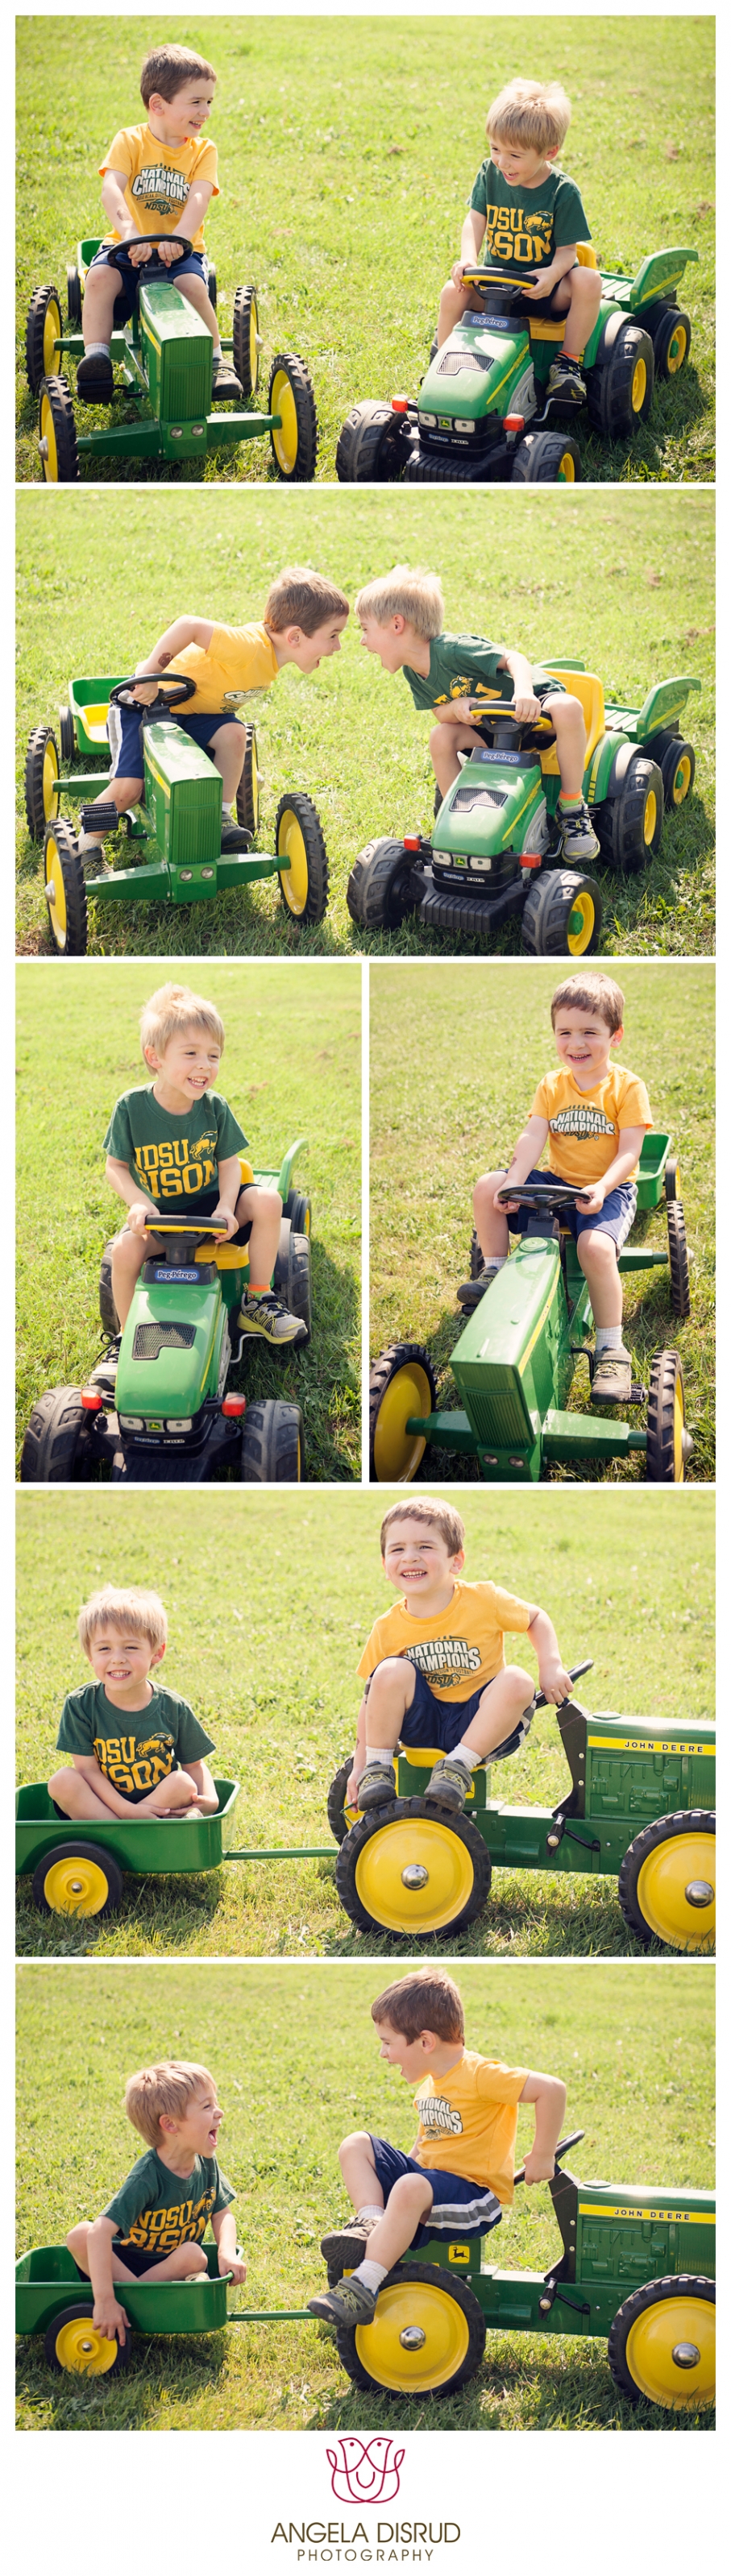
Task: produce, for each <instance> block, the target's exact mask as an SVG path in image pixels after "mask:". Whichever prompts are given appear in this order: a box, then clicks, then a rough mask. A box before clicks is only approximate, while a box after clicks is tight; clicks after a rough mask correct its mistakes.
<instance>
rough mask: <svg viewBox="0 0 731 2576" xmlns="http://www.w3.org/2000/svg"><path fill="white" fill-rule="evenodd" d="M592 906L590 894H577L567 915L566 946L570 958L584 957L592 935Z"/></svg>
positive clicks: (593, 915) (593, 916)
mask: <svg viewBox="0 0 731 2576" xmlns="http://www.w3.org/2000/svg"><path fill="white" fill-rule="evenodd" d="M594 918H595V914H594V905H593V903H592V899H591V895H590V894H586V893H584V894H577V897H576V902H575V904H574V908H573V912H571V913H570V914H569V919H568V927H567V931H566V945H567V948H568V952H569V956H570V957H585V955H586V951H587V948H588V947H589V944H590V941H591V939H592V938H593V934H594Z"/></svg>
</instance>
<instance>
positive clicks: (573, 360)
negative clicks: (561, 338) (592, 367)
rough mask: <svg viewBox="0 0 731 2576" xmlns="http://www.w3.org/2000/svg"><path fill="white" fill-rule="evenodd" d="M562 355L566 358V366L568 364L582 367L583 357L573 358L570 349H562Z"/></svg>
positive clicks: (568, 365)
mask: <svg viewBox="0 0 731 2576" xmlns="http://www.w3.org/2000/svg"><path fill="white" fill-rule="evenodd" d="M561 357H562V358H563V359H564V360H565V363H566V366H567V367H580V366H581V359H580V358H572V357H571V356H570V355H569V351H568V349H562V350H561Z"/></svg>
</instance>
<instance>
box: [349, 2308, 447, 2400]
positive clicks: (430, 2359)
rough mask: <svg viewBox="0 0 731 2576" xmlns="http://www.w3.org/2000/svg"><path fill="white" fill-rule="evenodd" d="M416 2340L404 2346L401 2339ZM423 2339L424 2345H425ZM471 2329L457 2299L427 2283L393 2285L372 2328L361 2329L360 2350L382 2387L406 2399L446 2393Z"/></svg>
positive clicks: (358, 2332) (357, 2333)
mask: <svg viewBox="0 0 731 2576" xmlns="http://www.w3.org/2000/svg"><path fill="white" fill-rule="evenodd" d="M404 2334H407V2335H413V2336H414V2342H413V2344H410V2345H409V2344H404V2343H402V2341H401V2337H402V2335H404ZM422 2338H423V2339H422ZM468 2344H469V2326H468V2323H467V2318H466V2317H465V2316H463V2314H462V2309H461V2308H459V2307H458V2306H457V2301H456V2299H452V2298H450V2295H449V2291H448V2290H438V2289H436V2287H433V2286H432V2284H431V2282H428V2281H415V2282H414V2284H413V2287H412V2286H411V2285H410V2284H409V2283H408V2282H407V2281H394V2283H393V2285H392V2287H391V2289H386V2290H382V2291H381V2295H380V2298H379V2301H378V2306H377V2308H376V2313H375V2316H374V2319H373V2323H372V2325H369V2326H356V2330H355V2349H356V2352H357V2354H358V2359H359V2361H362V2363H363V2367H364V2369H365V2370H368V2371H370V2375H371V2378H372V2379H377V2380H378V2383H379V2387H381V2388H392V2389H394V2390H396V2391H398V2392H399V2393H400V2394H401V2395H402V2396H404V2397H419V2396H421V2395H422V2394H425V2393H426V2391H427V2389H429V2388H442V2387H443V2386H444V2382H445V2380H446V2379H451V2378H452V2377H453V2375H454V2372H455V2371H456V2370H459V2369H460V2368H461V2365H462V2363H463V2361H464V2359H465V2355H466V2352H467V2348H468Z"/></svg>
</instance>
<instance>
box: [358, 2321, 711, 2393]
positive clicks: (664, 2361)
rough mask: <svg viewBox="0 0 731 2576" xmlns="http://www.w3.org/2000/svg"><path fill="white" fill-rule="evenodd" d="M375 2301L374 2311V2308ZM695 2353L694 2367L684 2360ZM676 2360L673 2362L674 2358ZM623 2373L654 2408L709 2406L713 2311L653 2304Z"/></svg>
mask: <svg viewBox="0 0 731 2576" xmlns="http://www.w3.org/2000/svg"><path fill="white" fill-rule="evenodd" d="M380 2304H381V2302H380V2299H379V2302H378V2305H379V2307H380ZM693 2352H697V2354H698V2359H697V2361H693V2360H691V2358H690V2356H691V2354H692V2353H693ZM675 2354H677V2355H678V2356H680V2357H679V2358H678V2359H674V2357H673V2356H674V2355H675ZM626 2359H627V2367H628V2370H630V2371H631V2374H632V2378H633V2380H634V2382H635V2386H636V2387H637V2388H641V2390H642V2394H643V2397H650V2398H652V2401H653V2405H655V2406H692V2407H693V2409H694V2411H695V2409H696V2408H697V2407H701V2406H712V2405H713V2400H714V2396H715V2388H716V2311H715V2308H714V2306H713V2304H712V2301H711V2300H710V2299H694V2298H692V2297H690V2298H684V2297H683V2295H682V2292H681V2291H679V2292H678V2296H677V2298H676V2299H658V2302H657V2306H656V2307H654V2308H645V2309H644V2311H643V2314H642V2315H641V2316H639V2317H637V2318H636V2319H635V2323H634V2325H633V2326H630V2330H629V2334H628V2336H627V2344H626Z"/></svg>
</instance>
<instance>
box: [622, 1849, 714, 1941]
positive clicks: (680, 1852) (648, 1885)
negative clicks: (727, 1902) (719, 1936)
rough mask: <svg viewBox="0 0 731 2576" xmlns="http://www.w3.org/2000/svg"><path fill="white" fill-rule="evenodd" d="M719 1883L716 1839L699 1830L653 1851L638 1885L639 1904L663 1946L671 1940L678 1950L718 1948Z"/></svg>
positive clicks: (645, 1861) (639, 1877) (642, 1871)
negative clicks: (716, 1892)
mask: <svg viewBox="0 0 731 2576" xmlns="http://www.w3.org/2000/svg"><path fill="white" fill-rule="evenodd" d="M715 1881H716V1838H715V1834H707V1833H703V1832H702V1831H701V1830H697V1831H696V1832H691V1833H687V1834H673V1835H669V1836H668V1840H667V1842H664V1843H657V1844H656V1846H655V1850H654V1851H651V1852H648V1855H647V1859H646V1860H643V1863H642V1868H641V1870H640V1872H639V1876H638V1880H637V1903H638V1905H639V1907H640V1911H641V1913H642V1914H643V1915H644V1918H645V1922H646V1923H648V1924H649V1927H650V1931H651V1932H654V1933H655V1935H656V1938H657V1939H658V1941H668V1942H670V1943H672V1945H673V1947H674V1948H675V1949H678V1950H708V1949H710V1948H711V1947H712V1944H713V1941H714V1938H715V1931H716V1894H715ZM688 1890H690V1894H689V1893H688ZM709 1891H710V1892H709Z"/></svg>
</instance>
